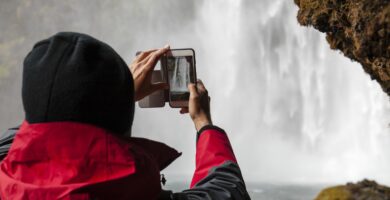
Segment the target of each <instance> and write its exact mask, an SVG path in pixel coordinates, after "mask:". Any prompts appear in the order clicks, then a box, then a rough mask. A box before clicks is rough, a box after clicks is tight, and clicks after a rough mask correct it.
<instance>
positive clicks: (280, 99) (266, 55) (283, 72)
mask: <svg viewBox="0 0 390 200" xmlns="http://www.w3.org/2000/svg"><path fill="white" fill-rule="evenodd" d="M0 9H1V12H0V25H1V27H5V28H4V29H3V28H2V32H3V33H2V34H1V36H0V94H1V95H0V111H1V112H0V113H1V114H0V128H2V129H3V130H4V129H5V128H6V127H9V126H13V125H15V124H17V123H19V122H20V121H21V120H22V119H23V110H22V106H21V101H20V81H21V75H20V72H21V67H20V66H21V61H22V59H23V57H24V56H25V55H26V54H27V52H28V51H29V50H30V49H31V47H32V45H33V43H34V42H36V41H37V40H38V39H42V38H44V37H47V36H49V35H51V34H53V33H55V32H57V31H62V30H70V31H79V32H86V33H89V34H91V35H94V36H95V37H98V38H99V39H101V40H103V41H106V42H107V43H109V44H111V45H112V46H113V47H114V48H115V49H117V50H118V52H119V53H120V54H121V55H122V56H123V57H124V59H125V60H126V61H127V62H129V63H130V61H131V60H132V59H133V58H134V56H133V55H134V54H135V52H136V51H138V50H142V49H147V48H155V47H160V46H163V45H164V44H165V43H169V44H171V46H172V47H173V48H185V47H191V48H194V49H195V51H196V59H197V73H198V74H197V75H198V77H199V78H201V79H202V80H203V82H204V83H205V85H206V87H207V88H208V90H209V93H210V95H211V99H212V100H211V102H212V117H213V120H214V123H215V124H216V125H218V126H220V127H222V128H224V129H225V130H226V131H227V133H228V134H229V137H230V139H231V142H232V145H233V148H234V150H235V152H236V155H237V158H238V161H239V163H240V166H241V168H242V171H243V174H244V177H245V179H246V180H248V181H249V182H272V183H275V182H276V183H280V182H281V183H308V184H309V183H336V182H337V183H339V182H341V183H343V182H346V181H357V180H359V179H362V178H371V179H375V180H377V181H379V182H382V183H385V184H390V173H389V170H388V169H390V129H389V126H388V124H389V122H390V103H389V99H388V97H387V96H386V95H385V94H384V92H382V91H381V89H380V87H379V85H378V84H377V83H376V82H373V81H371V80H370V78H369V76H368V75H366V74H365V73H364V72H363V70H362V67H361V66H360V65H359V64H358V63H354V62H351V61H350V60H349V59H347V58H345V57H344V56H343V55H341V53H339V52H337V51H331V50H330V48H329V45H328V44H327V43H326V41H325V35H323V34H321V33H319V32H317V31H315V30H314V29H312V28H305V27H301V26H299V25H298V23H297V21H296V13H297V8H296V6H295V5H294V4H293V1H292V0H291V1H290V0H261V1H257V0H203V1H198V0H197V1H195V0H194V1H180V0H166V1H152V0H135V1H126V0H121V1H109V0H101V1H96V3H94V4H87V3H83V2H82V1H76V0H70V1H69V2H68V1H67V3H64V2H62V1H50V2H47V1H43V0H36V1H29V0H20V1H1V3H0ZM3 30H4V31H3ZM10 52H14V53H10ZM133 133H134V134H135V135H136V136H141V137H148V138H151V139H155V140H160V141H163V142H166V143H168V144H170V145H172V146H173V147H175V148H177V149H178V150H180V151H182V152H183V153H184V154H183V156H182V158H180V159H179V160H177V161H176V162H175V163H174V164H173V165H171V166H170V167H168V168H167V169H166V170H165V172H164V173H165V174H166V176H167V177H168V181H169V180H172V179H173V180H180V181H186V182H189V180H190V177H191V173H192V171H193V169H194V153H195V152H194V148H195V130H194V127H193V125H192V122H191V120H190V118H189V117H188V116H183V115H180V114H179V111H178V110H175V109H171V108H169V106H167V107H166V108H164V109H137V110H136V117H135V121H134V127H133Z"/></svg>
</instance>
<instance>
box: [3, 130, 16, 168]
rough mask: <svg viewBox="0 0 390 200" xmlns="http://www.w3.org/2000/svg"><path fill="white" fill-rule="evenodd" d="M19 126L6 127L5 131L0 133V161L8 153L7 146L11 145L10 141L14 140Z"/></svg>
mask: <svg viewBox="0 0 390 200" xmlns="http://www.w3.org/2000/svg"><path fill="white" fill-rule="evenodd" d="M18 130H19V128H18V127H17V128H11V129H8V130H7V131H6V132H5V133H3V134H2V135H0V161H2V160H3V159H4V158H5V156H6V155H7V154H8V151H9V148H10V147H11V144H12V142H13V141H14V138H15V134H16V132H18Z"/></svg>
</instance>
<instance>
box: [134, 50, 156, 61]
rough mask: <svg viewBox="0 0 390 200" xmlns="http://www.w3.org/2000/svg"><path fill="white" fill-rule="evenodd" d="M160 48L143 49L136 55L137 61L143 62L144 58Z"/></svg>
mask: <svg viewBox="0 0 390 200" xmlns="http://www.w3.org/2000/svg"><path fill="white" fill-rule="evenodd" d="M157 50H158V49H150V50H147V51H143V52H141V53H140V54H138V56H137V57H136V59H135V60H136V62H141V61H142V60H144V59H145V58H146V57H148V56H149V55H150V54H151V53H153V52H155V51H157Z"/></svg>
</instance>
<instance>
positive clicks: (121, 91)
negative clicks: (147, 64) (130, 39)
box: [22, 32, 134, 134]
mask: <svg viewBox="0 0 390 200" xmlns="http://www.w3.org/2000/svg"><path fill="white" fill-rule="evenodd" d="M133 84H134V83H133V78H132V75H131V73H130V70H129V68H128V66H127V65H126V63H125V62H124V61H123V59H122V58H121V57H120V56H119V55H118V54H117V53H116V52H115V51H114V50H113V49H112V48H111V47H110V46H108V45H107V44H105V43H103V42H101V41H99V40H96V39H95V38H93V37H91V36H88V35H84V34H80V33H70V32H61V33H57V34H56V35H54V36H52V37H50V38H48V39H46V40H43V41H40V42H38V43H37V44H35V45H34V47H33V49H32V50H31V52H30V53H29V54H28V55H27V57H26V58H25V60H24V67H23V86H22V98H23V106H24V110H25V112H26V120H27V121H28V122H29V123H42V122H58V121H74V122H81V123H89V124H93V125H96V126H99V127H101V128H105V129H107V130H109V131H111V132H113V133H115V134H124V133H126V132H127V131H129V130H130V129H131V125H132V122H133V116H134V86H133Z"/></svg>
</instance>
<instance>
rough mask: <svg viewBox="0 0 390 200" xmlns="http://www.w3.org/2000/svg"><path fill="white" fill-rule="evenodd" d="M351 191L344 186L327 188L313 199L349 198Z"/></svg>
mask: <svg viewBox="0 0 390 200" xmlns="http://www.w3.org/2000/svg"><path fill="white" fill-rule="evenodd" d="M350 199H351V193H350V192H349V191H348V189H347V188H346V186H336V187H331V188H327V189H325V190H323V191H321V193H320V194H319V195H318V197H317V198H316V199H315V200H350Z"/></svg>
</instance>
